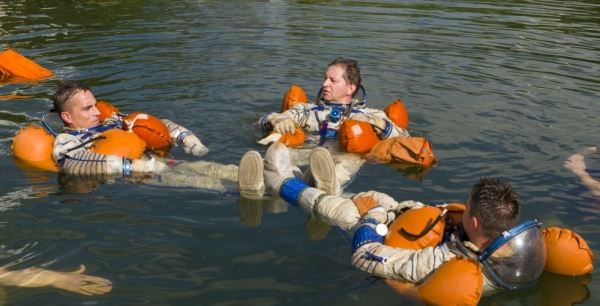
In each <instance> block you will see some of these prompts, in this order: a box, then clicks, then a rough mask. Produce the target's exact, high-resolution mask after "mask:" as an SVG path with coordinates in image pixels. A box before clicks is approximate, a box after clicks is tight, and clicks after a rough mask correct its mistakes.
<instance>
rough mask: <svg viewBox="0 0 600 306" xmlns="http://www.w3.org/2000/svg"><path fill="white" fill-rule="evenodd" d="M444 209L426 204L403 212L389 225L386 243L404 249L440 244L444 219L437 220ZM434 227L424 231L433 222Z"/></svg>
mask: <svg viewBox="0 0 600 306" xmlns="http://www.w3.org/2000/svg"><path fill="white" fill-rule="evenodd" d="M441 214H442V210H441V209H440V208H438V207H435V206H424V207H419V208H413V209H409V210H407V211H405V212H403V213H402V214H401V215H400V216H398V217H397V218H396V220H394V222H392V224H391V225H390V227H389V231H388V234H387V236H386V237H385V240H384V242H383V243H384V244H385V245H388V246H392V247H397V248H404V249H413V250H416V249H422V248H425V247H428V246H430V247H434V246H436V245H438V244H439V243H440V242H441V241H442V238H443V237H444V220H443V218H442V219H441V220H437V218H438V217H439V216H440V215H441ZM434 222H436V223H435V225H433V227H432V228H431V229H430V230H429V231H427V232H425V233H423V231H424V230H425V229H426V228H427V227H428V226H430V225H431V224H433V223H434Z"/></svg>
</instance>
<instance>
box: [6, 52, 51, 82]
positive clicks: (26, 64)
mask: <svg viewBox="0 0 600 306" xmlns="http://www.w3.org/2000/svg"><path fill="white" fill-rule="evenodd" d="M51 76H52V71H50V70H48V69H46V68H44V67H42V66H40V65H38V64H37V63H35V62H34V61H32V60H30V59H28V58H26V57H25V56H23V55H21V54H20V53H19V52H17V51H15V50H13V49H6V50H5V51H3V52H0V79H8V78H17V79H23V80H28V81H36V80H41V79H44V78H48V77H51Z"/></svg>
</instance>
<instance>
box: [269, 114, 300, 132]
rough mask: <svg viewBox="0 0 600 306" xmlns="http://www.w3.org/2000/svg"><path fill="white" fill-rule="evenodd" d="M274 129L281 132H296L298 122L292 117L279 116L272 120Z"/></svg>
mask: <svg viewBox="0 0 600 306" xmlns="http://www.w3.org/2000/svg"><path fill="white" fill-rule="evenodd" d="M271 124H272V125H273V131H275V132H277V133H279V134H285V133H292V134H296V123H295V122H294V120H292V118H290V117H278V118H275V119H273V121H271Z"/></svg>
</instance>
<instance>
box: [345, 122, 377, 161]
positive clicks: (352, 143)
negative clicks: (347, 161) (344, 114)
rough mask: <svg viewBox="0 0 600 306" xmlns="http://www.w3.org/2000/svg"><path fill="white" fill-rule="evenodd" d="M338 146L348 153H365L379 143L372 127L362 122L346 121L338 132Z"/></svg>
mask: <svg viewBox="0 0 600 306" xmlns="http://www.w3.org/2000/svg"><path fill="white" fill-rule="evenodd" d="M338 137H339V139H340V146H341V147H342V149H345V150H346V151H347V152H350V153H367V152H369V151H370V150H371V148H373V146H375V144H377V143H378V142H379V137H378V136H377V134H376V133H375V131H374V130H373V127H372V126H371V125H370V124H369V123H367V122H363V121H358V120H353V119H346V120H344V121H343V122H342V125H341V126H340V128H339V130H338Z"/></svg>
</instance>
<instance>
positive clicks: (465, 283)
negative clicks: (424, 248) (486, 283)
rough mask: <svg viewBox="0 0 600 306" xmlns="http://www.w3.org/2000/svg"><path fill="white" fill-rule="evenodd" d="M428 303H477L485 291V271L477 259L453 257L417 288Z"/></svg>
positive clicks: (449, 304) (449, 305)
mask: <svg viewBox="0 0 600 306" xmlns="http://www.w3.org/2000/svg"><path fill="white" fill-rule="evenodd" d="M417 291H418V292H419V295H420V296H421V299H423V301H424V302H425V303H426V304H427V305H448V306H451V305H477V303H478V302H479V299H481V294H482V293H483V272H482V269H481V265H479V263H478V262H477V261H476V260H473V259H466V258H452V259H451V260H449V261H448V262H445V263H444V264H442V265H441V266H440V267H439V268H438V269H437V270H436V271H435V272H434V273H433V274H432V275H431V276H430V277H429V278H427V280H425V282H424V283H423V284H421V285H419V287H418V288H417Z"/></svg>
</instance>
